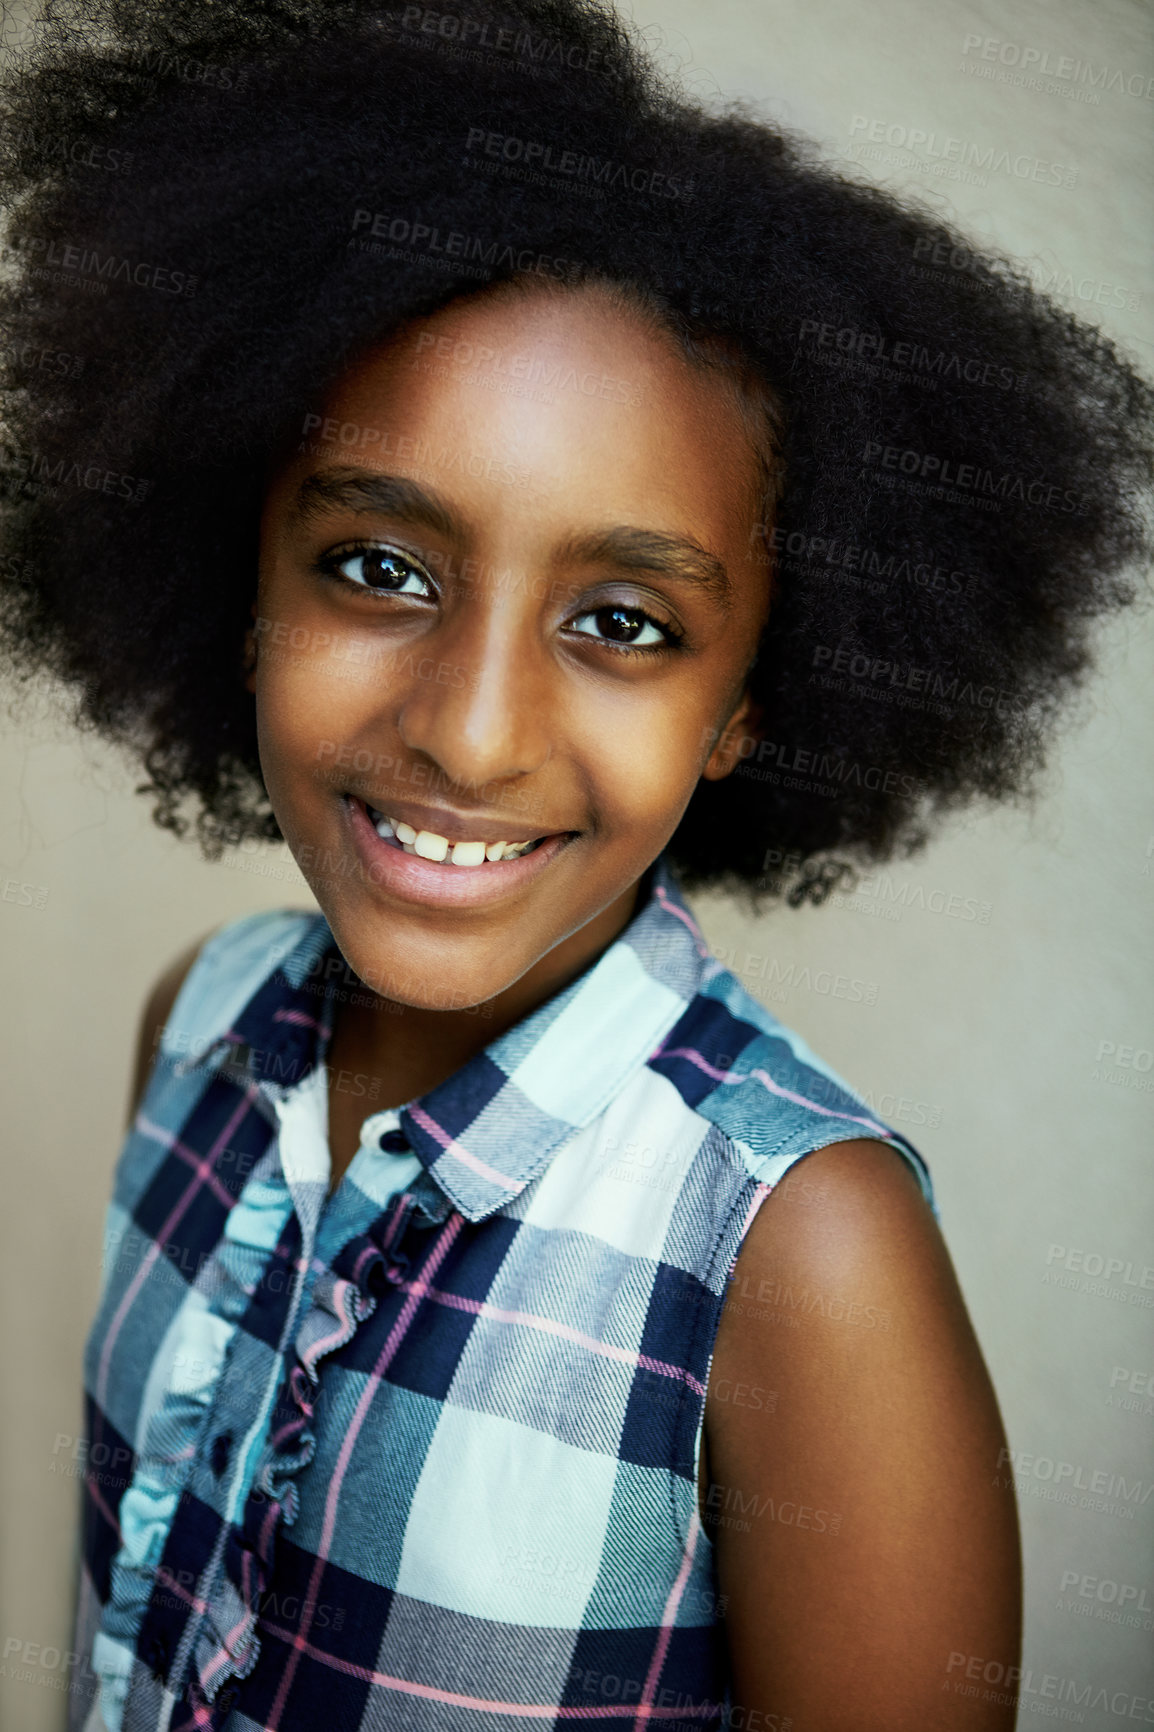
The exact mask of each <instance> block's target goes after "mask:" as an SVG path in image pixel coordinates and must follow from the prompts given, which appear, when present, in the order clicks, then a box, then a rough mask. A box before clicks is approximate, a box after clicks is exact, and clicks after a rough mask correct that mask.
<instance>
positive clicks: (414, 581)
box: [321, 543, 431, 595]
mask: <svg viewBox="0 0 1154 1732" xmlns="http://www.w3.org/2000/svg"><path fill="white" fill-rule="evenodd" d="M321 566H322V568H323V569H324V570H325V571H326V572H327V573H328V574H329V576H330V577H337V578H340V579H341V580H342V581H343V582H345V583H350V584H352V585H353V586H354V588H356V589H367V590H375V591H377V592H378V593H384V594H388V595H424V594H426V593H427V589H428V586H429V585H430V583H431V579H430V578H429V575H428V573H427V572H426V571H424V570H423V568H422V567H421V566H419V565H418V564H417V563H416V561H415V560H413V559H410V558H409V556H408V555H407V554H404V553H402V552H401V551H400V549H399V548H396V547H383V546H380V545H378V544H376V543H373V544H370V545H365V546H361V547H353V548H338V549H337V550H336V551H335V552H333V553H330V554H327V555H326V556H325V558H324V559H323V560H322V561H321ZM414 585H416V587H415V588H414V587H413V586H414Z"/></svg>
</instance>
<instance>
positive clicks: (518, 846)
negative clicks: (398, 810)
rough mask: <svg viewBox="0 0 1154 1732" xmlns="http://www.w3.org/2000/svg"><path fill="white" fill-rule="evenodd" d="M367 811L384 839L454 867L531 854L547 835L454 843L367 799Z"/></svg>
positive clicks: (409, 852)
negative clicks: (379, 810) (379, 807)
mask: <svg viewBox="0 0 1154 1732" xmlns="http://www.w3.org/2000/svg"><path fill="white" fill-rule="evenodd" d="M365 810H366V812H367V813H368V815H369V818H370V819H371V821H372V823H373V825H374V827H375V829H376V832H377V835H378V836H379V837H380V838H381V840H382V841H385V842H392V843H393V845H394V847H398V848H401V849H403V850H404V852H405V853H406V854H418V855H419V856H420V858H421V859H422V860H433V861H436V862H438V863H440V864H444V865H450V866H483V865H484V864H485V863H486V861H489V862H490V863H492V862H495V861H498V860H519V859H520V858H521V855H522V854H528V853H530V852H531V850H532V849H534V848H536V847H537V846H538V844H539V843H541V842H543V841H545V840H546V838H545V837H544V836H536V837H533V838H532V839H531V840H530V841H528V842H504V841H500V842H479V841H478V842H450V841H449V839H448V837H447V836H439V835H438V834H437V832H436V831H435V830H414V828H413V826H412V825H411V824H406V823H405V822H404V820H403V819H400V818H390V817H388V816H387V815H386V814H385V813H384V812H378V810H377V808H376V807H375V806H370V805H369V804H368V802H367V801H366V802H365Z"/></svg>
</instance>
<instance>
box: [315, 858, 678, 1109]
mask: <svg viewBox="0 0 1154 1732" xmlns="http://www.w3.org/2000/svg"><path fill="white" fill-rule="evenodd" d="M648 880H649V873H648V872H646V873H643V874H642V876H641V878H639V879H638V880H637V881H636V882H635V883H633V884H631V885H630V886H629V888H628V889H627V890H626V891H624V892H623V893H622V895H621V896H619V897H618V898H617V899H616V900H615V901H613V902H611V903H610V904H609V906H608V907H607V908H604V909H602V911H601V913H600V914H598V915H596V916H595V917H594V918H593V919H592V920H590V921H588V922H587V923H586V924H585V925H584V926H582V927H580V928H579V929H578V931H576V932H573V933H570V935H569V937H568V938H565V939H562V941H561V943H560V944H556V945H554V947H553V949H552V950H550V951H548V952H547V953H546V954H545V955H544V956H542V957H539V958H538V960H537V961H536V962H535V963H534V964H533V966H532V967H531V968H529V969H527V970H526V972H525V973H524V974H523V975H521V977H520V978H519V979H518V980H515V981H514V982H513V983H512V985H510V986H507V987H505V988H503V989H502V991H500V992H498V993H495V994H494V996H493V997H492V998H490V999H487V1000H486V1001H485V1002H484V1003H482V1004H479V1005H476V1006H474V1007H471V1008H470V1009H467V1010H428V1009H424V1008H422V1007H420V1006H418V1005H408V1004H396V1003H394V1002H393V1001H392V1000H389V999H385V998H380V997H377V996H376V995H374V998H373V1002H372V1003H371V1004H370V1005H368V1006H359V1007H358V1006H351V1005H340V1004H338V1006H337V1009H336V1019H335V1023H334V1028H333V1037H332V1044H331V1046H330V1049H329V1066H330V1071H331V1073H332V1075H333V1076H336V1077H338V1079H339V1077H340V1076H341V1075H342V1074H352V1075H357V1074H360V1075H362V1076H366V1077H369V1078H371V1079H372V1082H373V1083H375V1084H377V1085H378V1086H377V1088H376V1089H375V1091H374V1092H373V1094H372V1097H371V1098H372V1103H373V1104H372V1110H373V1111H376V1112H379V1111H381V1110H382V1109H384V1108H386V1107H400V1106H404V1105H405V1104H406V1103H407V1102H409V1101H411V1100H414V1099H416V1098H417V1097H418V1096H419V1095H423V1094H427V1093H428V1092H429V1090H430V1089H433V1088H435V1087H436V1086H437V1084H438V1083H441V1082H444V1081H445V1080H446V1079H447V1078H448V1077H450V1076H452V1075H453V1074H454V1073H455V1072H456V1071H458V1070H460V1069H461V1067H462V1066H463V1065H465V1064H467V1063H468V1061H469V1060H470V1059H471V1058H474V1057H475V1056H476V1055H477V1053H479V1052H482V1051H483V1050H484V1049H485V1047H487V1046H489V1045H490V1044H491V1043H492V1042H493V1041H495V1040H497V1039H498V1038H499V1036H501V1035H502V1034H504V1033H506V1031H507V1030H508V1029H510V1028H513V1027H514V1026H515V1025H516V1024H517V1023H519V1022H521V1021H522V1020H523V1019H524V1018H525V1017H526V1016H529V1015H530V1014H531V1013H532V1012H533V1011H534V1010H536V1009H537V1008H538V1007H539V1006H540V1005H542V1004H545V1003H546V1002H547V1001H548V1000H549V999H550V998H553V997H554V996H555V995H556V994H557V993H558V992H561V991H562V990H563V989H564V988H565V987H566V986H568V985H569V983H570V981H572V980H575V979H576V978H577V977H578V975H580V974H583V973H584V972H585V970H586V969H588V968H590V967H591V966H592V965H593V963H595V962H596V961H597V959H598V958H599V957H600V956H601V955H602V954H603V953H604V952H605V951H606V950H607V949H608V948H609V946H610V945H611V944H612V943H613V942H614V940H615V939H616V938H617V937H618V936H619V935H620V933H621V932H623V931H624V929H625V927H626V926H627V925H628V924H629V922H630V920H631V919H632V918H633V915H634V913H635V912H636V909H637V907H638V906H639V903H640V899H641V897H642V896H643V894H644V892H645V887H646V885H647V883H648ZM337 1086H338V1087H339V1082H338V1084H337ZM331 1089H332V1085H331V1084H330V1092H331Z"/></svg>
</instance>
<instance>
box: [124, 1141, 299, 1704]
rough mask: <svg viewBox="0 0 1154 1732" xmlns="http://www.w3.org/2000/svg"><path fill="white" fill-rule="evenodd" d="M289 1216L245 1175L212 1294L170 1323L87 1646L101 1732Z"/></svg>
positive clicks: (269, 1189) (286, 1201)
mask: <svg viewBox="0 0 1154 1732" xmlns="http://www.w3.org/2000/svg"><path fill="white" fill-rule="evenodd" d="M291 1212H292V1198H291V1196H290V1194H289V1190H288V1187H287V1185H285V1184H284V1182H283V1181H282V1180H280V1179H275V1178H268V1177H264V1176H262V1175H261V1174H260V1171H259V1169H258V1171H257V1172H254V1173H253V1174H252V1176H251V1177H250V1178H249V1180H248V1182H247V1184H246V1185H245V1186H244V1188H243V1190H242V1191H241V1194H240V1196H239V1197H238V1198H237V1201H236V1204H235V1205H234V1207H233V1208H232V1209H231V1210H230V1212H229V1215H228V1219H227V1222H226V1226H225V1236H224V1238H223V1239H222V1240H221V1242H220V1245H219V1246H218V1248H217V1250H216V1253H215V1255H214V1258H213V1263H214V1268H213V1272H212V1276H211V1277H210V1278H209V1279H208V1280H206V1281H205V1283H204V1287H205V1288H207V1289H208V1291H210V1292H211V1288H212V1286H213V1284H214V1282H215V1283H217V1284H218V1287H217V1291H216V1292H215V1294H214V1295H213V1296H212V1297H211V1299H209V1298H208V1297H207V1296H206V1297H205V1298H204V1299H203V1300H201V1299H200V1296H199V1294H198V1292H197V1291H196V1290H193V1291H191V1292H190V1293H189V1294H188V1295H187V1296H186V1298H185V1300H184V1302H183V1304H182V1306H181V1308H180V1310H179V1311H178V1313H177V1315H176V1318H175V1320H174V1325H173V1331H174V1332H173V1334H172V1336H171V1338H170V1340H169V1342H168V1349H167V1359H168V1373H167V1385H166V1388H165V1391H164V1394H163V1397H162V1399H161V1400H160V1401H159V1402H158V1404H157V1406H156V1408H155V1410H154V1412H153V1413H152V1415H151V1416H150V1417H149V1419H148V1421H147V1424H146V1427H145V1432H144V1437H143V1440H142V1445H141V1448H140V1450H139V1452H138V1454H137V1459H136V1466H135V1470H134V1472H133V1477H132V1483H131V1484H130V1486H129V1487H128V1489H127V1490H126V1492H125V1494H124V1497H123V1498H122V1500H121V1504H120V1513H119V1521H120V1534H121V1545H120V1550H119V1551H118V1552H117V1554H116V1556H115V1558H114V1559H113V1562H112V1568H111V1573H110V1593H109V1599H108V1603H107V1605H106V1606H105V1609H104V1615H103V1618H102V1620H101V1630H102V1632H103V1635H104V1638H105V1639H104V1641H103V1642H98V1643H97V1644H96V1645H95V1647H94V1650H93V1666H94V1670H95V1671H96V1672H97V1673H98V1675H99V1676H100V1678H101V1711H102V1713H103V1714H104V1718H105V1720H106V1722H107V1724H108V1727H109V1732H119V1729H120V1724H121V1720H122V1716H123V1711H124V1701H125V1696H126V1693H127V1677H126V1675H125V1672H124V1659H125V1656H126V1655H128V1656H131V1653H132V1652H133V1650H134V1648H135V1643H136V1638H137V1636H138V1634H139V1631H140V1628H141V1626H142V1624H143V1622H144V1619H145V1616H146V1613H147V1611H148V1606H149V1602H150V1601H151V1599H152V1596H153V1593H154V1592H155V1590H156V1588H157V1573H158V1569H159V1566H160V1562H161V1558H162V1556H163V1552H164V1547H165V1543H166V1541H167V1539H168V1535H169V1531H170V1529H171V1527H172V1523H173V1519H174V1517H175V1515H176V1510H177V1506H178V1504H179V1502H180V1497H181V1493H182V1491H183V1489H184V1487H185V1485H186V1484H187V1482H188V1478H189V1475H190V1474H191V1471H192V1466H193V1462H194V1461H195V1459H196V1454H197V1450H198V1448H199V1447H200V1445H201V1439H202V1435H203V1433H204V1430H205V1429H206V1426H207V1425H208V1423H209V1421H210V1419H211V1414H212V1409H213V1403H214V1398H215V1394H216V1390H217V1387H218V1385H219V1383H220V1379H221V1376H222V1374H223V1372H224V1368H225V1364H226V1362H227V1359H228V1353H229V1349H230V1347H231V1345H232V1343H233V1340H234V1339H235V1336H236V1332H237V1328H238V1327H239V1324H240V1320H241V1318H242V1317H243V1316H244V1313H245V1311H246V1310H247V1308H248V1306H249V1304H250V1303H251V1300H252V1296H253V1293H254V1292H255V1290H256V1288H257V1285H258V1283H259V1282H260V1280H261V1278H262V1276H263V1275H264V1274H265V1273H266V1271H267V1268H268V1261H269V1254H270V1252H271V1251H272V1250H273V1249H274V1248H275V1247H276V1245H277V1243H278V1241H279V1239H280V1235H281V1233H282V1231H283V1229H284V1227H285V1224H286V1223H287V1221H288V1219H289V1217H290V1215H291ZM160 1585H161V1587H162V1589H163V1591H165V1592H170V1593H171V1592H176V1589H175V1588H174V1587H172V1586H171V1585H167V1584H165V1583H164V1582H162V1583H161V1584H160Z"/></svg>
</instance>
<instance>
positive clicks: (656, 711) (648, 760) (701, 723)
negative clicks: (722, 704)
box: [582, 682, 709, 830]
mask: <svg viewBox="0 0 1154 1732" xmlns="http://www.w3.org/2000/svg"><path fill="white" fill-rule="evenodd" d="M671 691H672V687H671ZM695 697H696V694H691V693H689V692H686V691H685V690H684V688H683V687H682V685H681V682H678V691H677V697H676V699H675V700H674V701H672V702H669V703H666V702H660V703H644V704H629V705H622V706H620V708H619V709H618V710H617V713H616V714H613V713H612V712H611V711H610V710H609V709H608V708H607V707H601V708H597V707H595V706H591V709H590V712H589V714H588V716H587V717H586V718H585V720H586V725H585V726H584V728H583V729H582V736H583V740H584V752H585V757H586V762H587V763H589V764H591V765H592V766H595V777H594V779H595V784H596V788H597V803H598V805H599V806H600V808H601V810H602V811H603V813H604V814H605V815H606V816H607V817H608V818H609V819H610V820H611V821H612V820H613V819H619V820H620V822H621V824H622V826H623V827H624V826H625V825H629V826H630V827H636V826H638V825H643V826H644V825H649V826H652V827H653V828H654V829H655V830H657V829H659V828H660V827H661V826H662V825H663V824H665V825H667V824H668V821H669V817H670V815H671V814H672V813H674V812H676V813H677V814H678V815H680V813H681V811H682V810H683V809H684V806H685V804H686V801H687V800H688V798H689V796H690V794H691V793H692V792H693V789H694V787H695V786H696V784H697V780H698V777H699V776H700V774H701V766H702V764H703V762H704V759H705V756H706V755H707V754H706V753H705V752H704V751H703V750H702V749H701V745H702V740H703V736H704V733H705V730H706V724H707V721H708V719H709V718H707V717H706V715H705V713H704V711H702V712H701V713H699V710H698V705H697V703H696V702H695V701H694V699H695Z"/></svg>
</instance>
